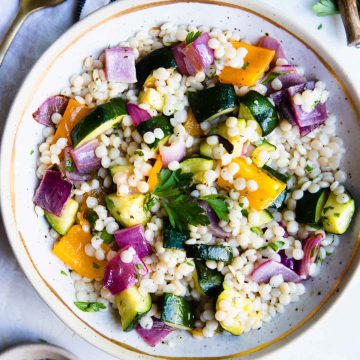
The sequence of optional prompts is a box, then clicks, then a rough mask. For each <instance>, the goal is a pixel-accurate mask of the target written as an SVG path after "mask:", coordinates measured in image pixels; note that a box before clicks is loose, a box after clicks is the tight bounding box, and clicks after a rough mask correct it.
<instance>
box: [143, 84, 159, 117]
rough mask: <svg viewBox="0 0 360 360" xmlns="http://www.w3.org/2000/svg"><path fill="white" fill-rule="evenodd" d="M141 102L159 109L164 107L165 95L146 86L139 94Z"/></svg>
mask: <svg viewBox="0 0 360 360" xmlns="http://www.w3.org/2000/svg"><path fill="white" fill-rule="evenodd" d="M139 104H148V105H150V106H151V107H152V108H154V109H155V110H157V111H161V110H162V109H163V107H164V97H163V96H162V95H161V94H160V93H159V92H158V91H156V90H155V89H153V88H146V89H145V90H143V91H141V92H140V94H139Z"/></svg>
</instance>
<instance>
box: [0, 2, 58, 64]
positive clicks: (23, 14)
mask: <svg viewBox="0 0 360 360" xmlns="http://www.w3.org/2000/svg"><path fill="white" fill-rule="evenodd" d="M64 1H65V0H20V6H19V10H18V13H17V15H16V17H15V19H14V20H13V22H12V24H11V26H10V28H9V30H8V32H7V33H6V35H5V37H4V39H3V40H2V42H1V44H0V65H1V63H2V61H3V59H4V57H5V54H6V52H7V51H8V49H9V46H10V44H11V42H12V41H13V39H14V37H15V35H16V33H17V31H18V30H19V29H20V26H21V25H22V23H23V22H24V20H25V19H26V18H27V17H28V16H29V15H30V14H32V13H33V12H35V11H37V10H40V9H44V8H46V7H49V6H55V5H59V4H61V3H63V2H64Z"/></svg>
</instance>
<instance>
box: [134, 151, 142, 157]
mask: <svg viewBox="0 0 360 360" xmlns="http://www.w3.org/2000/svg"><path fill="white" fill-rule="evenodd" d="M135 154H136V155H139V156H144V152H143V151H141V150H136V151H135Z"/></svg>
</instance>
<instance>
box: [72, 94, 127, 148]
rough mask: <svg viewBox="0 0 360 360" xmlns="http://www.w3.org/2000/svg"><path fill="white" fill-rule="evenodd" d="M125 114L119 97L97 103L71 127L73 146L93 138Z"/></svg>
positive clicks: (123, 104)
mask: <svg viewBox="0 0 360 360" xmlns="http://www.w3.org/2000/svg"><path fill="white" fill-rule="evenodd" d="M126 114H127V111H126V105H125V102H124V100H123V99H121V98H114V99H111V100H110V101H109V102H107V103H105V104H102V105H99V106H98V107H96V108H95V109H94V111H92V112H91V113H90V114H88V115H87V116H85V117H84V118H83V119H81V120H80V121H79V123H78V124H77V125H76V126H75V127H74V128H73V129H72V131H71V140H72V143H73V146H74V148H77V147H79V146H80V145H82V144H84V143H85V142H86V141H89V140H92V139H95V138H96V137H98V136H99V135H101V134H102V133H104V132H105V131H107V130H109V129H110V128H112V127H113V126H114V125H116V124H118V123H120V121H121V120H122V118H123V117H124V116H125V115H126Z"/></svg>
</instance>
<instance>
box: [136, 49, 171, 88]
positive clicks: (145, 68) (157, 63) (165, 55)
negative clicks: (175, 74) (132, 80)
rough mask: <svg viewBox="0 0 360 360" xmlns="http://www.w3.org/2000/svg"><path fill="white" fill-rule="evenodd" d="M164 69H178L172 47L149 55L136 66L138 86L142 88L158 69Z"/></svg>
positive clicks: (157, 50)
mask: <svg viewBox="0 0 360 360" xmlns="http://www.w3.org/2000/svg"><path fill="white" fill-rule="evenodd" d="M160 67H163V68H165V69H170V68H174V69H175V68H176V67H177V65H176V61H175V59H174V57H173V54H172V52H171V48H170V47H167V46H165V47H162V48H160V49H156V50H154V51H152V52H151V53H150V54H147V55H146V56H145V57H143V58H142V59H141V60H140V61H139V62H138V63H137V64H136V77H137V79H138V84H139V85H140V86H142V85H143V84H144V82H145V80H146V78H147V77H148V76H149V75H150V74H151V73H152V72H153V71H154V70H156V69H158V68H160Z"/></svg>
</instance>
